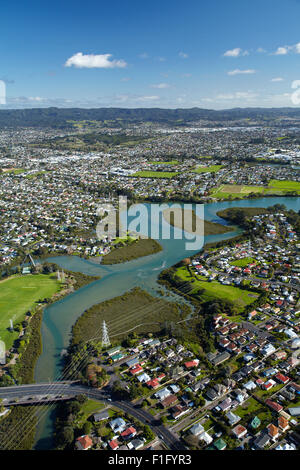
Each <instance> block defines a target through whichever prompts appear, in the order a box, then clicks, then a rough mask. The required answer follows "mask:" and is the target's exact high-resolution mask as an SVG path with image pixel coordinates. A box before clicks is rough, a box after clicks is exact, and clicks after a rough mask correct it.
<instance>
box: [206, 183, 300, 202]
mask: <svg viewBox="0 0 300 470" xmlns="http://www.w3.org/2000/svg"><path fill="white" fill-rule="evenodd" d="M289 191H297V193H298V194H300V183H298V182H297V181H288V180H286V181H280V180H271V181H270V182H269V185H268V187H267V188H266V187H263V186H247V185H239V184H222V185H221V186H219V187H218V188H215V189H214V190H213V192H212V194H211V195H212V196H213V197H216V198H228V197H230V196H231V197H234V198H243V197H245V195H248V194H250V193H261V195H262V196H263V195H264V194H278V195H284V194H285V193H287V192H289Z"/></svg>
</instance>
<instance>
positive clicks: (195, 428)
mask: <svg viewBox="0 0 300 470" xmlns="http://www.w3.org/2000/svg"><path fill="white" fill-rule="evenodd" d="M203 431H204V427H203V426H202V425H201V424H200V423H196V424H194V425H193V426H192V427H191V428H190V433H191V434H193V436H199V434H201V433H202V432H203Z"/></svg>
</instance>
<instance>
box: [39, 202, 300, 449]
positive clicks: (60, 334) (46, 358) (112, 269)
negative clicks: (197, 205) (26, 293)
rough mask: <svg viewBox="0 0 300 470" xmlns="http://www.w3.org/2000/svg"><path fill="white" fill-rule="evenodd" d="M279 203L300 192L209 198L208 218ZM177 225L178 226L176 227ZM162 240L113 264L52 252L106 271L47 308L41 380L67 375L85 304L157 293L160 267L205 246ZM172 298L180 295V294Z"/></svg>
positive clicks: (85, 268)
mask: <svg viewBox="0 0 300 470" xmlns="http://www.w3.org/2000/svg"><path fill="white" fill-rule="evenodd" d="M278 203H279V204H284V205H285V206H286V207H287V209H293V210H295V211H298V210H299V198H294V197H268V198H260V199H247V200H239V201H230V202H220V203H212V204H206V205H205V208H204V209H205V210H204V216H205V220H208V221H212V222H218V223H221V224H223V225H227V223H226V222H225V221H224V220H223V219H221V218H219V217H218V216H217V215H216V212H218V211H220V210H223V209H227V208H229V207H269V206H272V205H274V204H278ZM146 206H148V209H149V211H148V214H149V218H150V207H149V206H150V205H149V204H148V205H147V204H146ZM165 223H166V222H165V221H161V225H163V224H165ZM174 230H175V231H176V229H174ZM240 233H241V230H240V229H239V228H236V229H235V230H234V231H232V232H227V233H225V234H222V235H210V236H207V237H205V240H204V242H205V243H210V242H215V241H220V240H225V239H228V238H232V237H234V236H236V235H238V234H240ZM158 242H159V243H160V244H161V245H162V248H163V250H162V251H160V252H159V253H156V254H154V255H150V256H145V257H143V258H140V259H137V260H134V261H130V262H127V263H123V264H117V265H113V266H101V265H97V264H95V263H93V262H91V261H88V260H84V259H82V258H79V257H76V256H59V257H53V258H48V260H47V261H49V262H54V263H56V264H58V265H59V266H60V267H61V268H64V269H68V270H70V271H80V272H82V273H84V274H88V275H91V276H101V279H100V280H98V281H95V282H93V283H91V284H89V285H87V286H85V287H83V288H81V289H79V290H78V291H76V292H74V293H72V294H70V295H69V296H67V297H65V298H64V299H62V300H60V301H58V302H56V303H54V304H52V305H51V306H49V307H48V308H47V309H46V310H45V312H44V318H43V323H42V339H43V352H42V354H41V356H40V358H39V360H38V362H37V366H36V370H35V380H36V382H48V381H53V380H59V379H60V378H61V377H62V375H61V374H62V360H61V352H62V351H63V350H64V349H66V348H67V347H68V345H69V340H70V333H71V328H72V325H73V324H74V323H75V321H76V320H77V318H78V317H79V316H80V315H81V314H82V313H83V312H84V311H85V310H86V309H88V308H89V307H91V306H92V305H95V304H98V303H100V302H103V301H105V300H108V299H111V298H113V297H117V296H119V295H121V294H123V293H124V292H126V291H129V290H130V289H132V288H134V287H141V288H142V289H144V290H146V291H147V292H149V293H150V294H152V295H154V296H157V295H159V294H158V292H157V291H158V288H159V285H158V284H157V277H158V275H159V273H160V272H161V271H162V270H163V269H165V268H168V267H170V266H173V265H174V264H176V263H177V262H179V261H180V260H182V259H183V258H185V257H187V256H191V255H193V254H194V253H197V252H199V251H200V250H199V248H198V249H196V250H195V251H191V250H187V249H186V240H184V239H182V240H180V239H174V237H173V239H170V240H165V239H162V238H158ZM172 297H173V298H172ZM167 299H168V300H180V299H178V298H176V296H175V295H174V296H171V297H170V298H167ZM180 301H182V300H180ZM100 326H101V325H99V328H100ZM54 416H55V412H53V409H52V411H49V412H48V413H47V414H46V416H44V417H43V419H39V422H38V426H37V433H36V444H35V449H37V450H39V449H40V450H42V449H51V448H52V447H53V441H52V434H53V420H54Z"/></svg>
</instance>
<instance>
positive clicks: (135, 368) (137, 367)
mask: <svg viewBox="0 0 300 470" xmlns="http://www.w3.org/2000/svg"><path fill="white" fill-rule="evenodd" d="M142 370H143V368H142V367H141V366H140V364H136V365H135V366H133V367H132V368H131V369H130V373H131V375H135V374H138V373H139V372H142Z"/></svg>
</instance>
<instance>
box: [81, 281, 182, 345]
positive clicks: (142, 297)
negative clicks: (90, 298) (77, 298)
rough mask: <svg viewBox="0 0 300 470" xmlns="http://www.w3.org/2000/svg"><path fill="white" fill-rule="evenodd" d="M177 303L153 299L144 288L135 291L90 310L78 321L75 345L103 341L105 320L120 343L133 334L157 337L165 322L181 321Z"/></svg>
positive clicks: (179, 308) (115, 339)
mask: <svg viewBox="0 0 300 470" xmlns="http://www.w3.org/2000/svg"><path fill="white" fill-rule="evenodd" d="M182 309H185V310H186V312H184V313H187V311H188V310H189V309H188V307H187V306H180V307H179V306H177V305H176V304H175V303H174V302H168V301H166V300H164V299H160V298H156V297H152V296H151V295H150V294H148V293H147V292H145V291H143V290H142V289H140V288H135V289H132V290H131V291H130V292H127V293H125V294H123V295H121V296H119V297H115V298H113V299H111V300H107V301H105V302H102V303H100V304H98V305H94V306H93V307H91V308H89V309H88V310H86V311H85V312H84V313H83V314H82V315H81V317H80V318H78V320H77V321H76V323H75V325H74V326H73V330H72V344H78V343H79V342H80V341H88V340H90V339H93V338H99V341H100V340H101V324H102V322H103V320H105V321H106V322H107V324H108V327H109V329H110V332H111V339H113V340H114V341H118V342H119V341H120V340H121V339H124V338H126V337H127V336H128V333H129V332H130V331H135V332H136V333H143V334H145V333H149V332H151V333H155V332H157V331H160V330H161V329H162V327H163V323H164V322H165V321H174V322H175V321H179V320H180V319H181V316H180V310H181V311H182Z"/></svg>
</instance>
